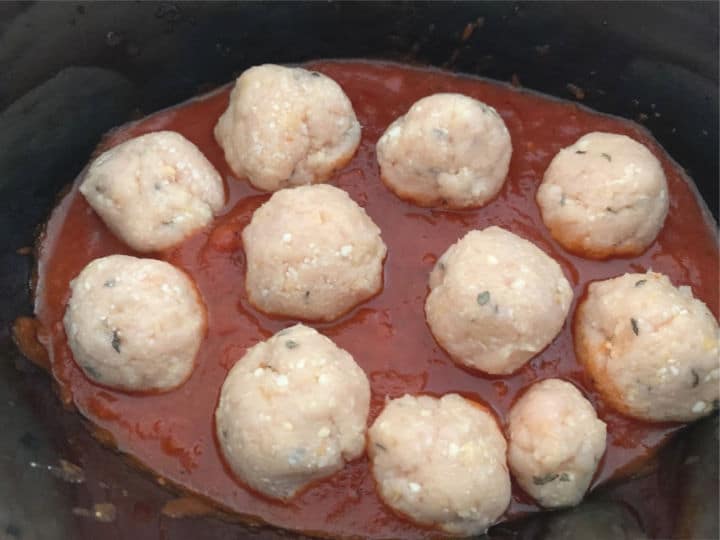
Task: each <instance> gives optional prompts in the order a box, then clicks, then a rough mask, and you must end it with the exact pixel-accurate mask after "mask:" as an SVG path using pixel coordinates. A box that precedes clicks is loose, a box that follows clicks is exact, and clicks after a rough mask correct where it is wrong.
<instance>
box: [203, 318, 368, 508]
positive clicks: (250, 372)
mask: <svg viewBox="0 0 720 540" xmlns="http://www.w3.org/2000/svg"><path fill="white" fill-rule="evenodd" d="M369 404H370V384H369V383H368V380H367V377H366V375H365V373H364V372H363V370H362V369H360V367H359V366H358V365H357V364H356V363H355V361H354V360H353V358H352V356H350V354H349V353H348V352H346V351H344V350H343V349H340V348H339V347H337V346H336V345H335V344H334V343H333V342H332V341H330V340H329V339H328V338H326V337H325V336H323V335H322V334H319V333H318V332H316V331H315V330H313V329H312V328H308V327H307V326H303V325H301V324H298V325H296V326H293V327H291V328H287V329H285V330H282V331H280V332H278V333H277V334H275V335H274V336H273V337H271V338H270V339H268V340H267V341H263V342H260V343H258V344H257V345H255V346H254V347H251V348H250V349H248V351H247V352H246V353H245V356H243V357H242V358H241V359H240V360H239V361H238V362H237V363H236V364H235V365H234V366H233V368H232V369H231V370H230V373H228V376H227V378H226V379H225V382H224V383H223V386H222V391H221V393H220V403H219V404H218V407H217V410H216V412H215V422H216V429H217V437H218V441H220V447H221V449H222V453H223V455H224V456H225V459H226V460H227V462H228V463H229V465H230V467H231V468H232V470H233V471H234V472H235V474H237V476H238V477H239V478H240V480H242V481H243V482H244V483H246V484H247V485H249V486H250V487H252V488H253V489H255V490H257V491H259V492H260V493H263V494H265V495H267V496H268V497H272V498H275V499H283V500H285V499H290V498H291V497H293V496H294V495H295V494H296V493H297V492H298V491H299V490H301V489H302V488H303V487H305V486H307V485H308V484H309V483H311V482H312V481H314V480H317V479H319V478H324V477H326V476H330V475H331V474H333V473H335V472H337V471H339V470H340V469H342V467H343V466H344V465H345V462H346V461H350V460H352V459H355V458H357V457H359V456H360V455H361V454H362V453H363V450H364V448H365V431H366V423H367V415H368V410H369V406H370V405H369Z"/></svg>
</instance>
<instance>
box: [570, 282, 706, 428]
mask: <svg viewBox="0 0 720 540" xmlns="http://www.w3.org/2000/svg"><path fill="white" fill-rule="evenodd" d="M574 336H575V352H576V354H577V357H578V360H580V362H581V363H582V364H583V365H584V367H585V369H587V370H588V372H589V373H590V376H591V377H592V380H593V382H594V384H595V385H596V386H597V389H598V390H599V391H600V392H601V393H602V396H603V398H604V399H605V400H606V401H607V402H608V403H609V404H611V405H612V406H613V407H614V408H615V409H617V410H618V411H620V412H622V413H625V414H627V415H629V416H633V417H635V418H639V419H641V420H650V421H658V422H661V421H666V420H677V421H689V420H695V419H696V418H700V417H701V416H705V415H707V414H709V413H710V412H711V411H712V410H713V409H715V408H717V402H718V398H720V357H719V356H718V354H720V331H719V330H718V323H717V320H716V319H715V317H714V316H713V314H712V313H711V312H710V310H709V309H708V308H707V306H706V305H705V304H704V303H703V302H701V301H700V300H698V299H696V298H694V297H693V295H692V291H691V290H690V287H679V288H676V287H674V286H673V284H672V283H671V282H670V280H669V279H668V278H667V276H665V275H663V274H658V273H654V272H648V273H647V274H625V275H623V276H620V277H617V278H613V279H608V280H605V281H598V282H595V283H591V284H590V286H589V287H588V294H587V297H586V298H585V301H584V302H583V303H582V304H581V305H580V306H579V307H578V310H577V314H576V316H575V332H574Z"/></svg>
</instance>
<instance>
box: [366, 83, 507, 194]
mask: <svg viewBox="0 0 720 540" xmlns="http://www.w3.org/2000/svg"><path fill="white" fill-rule="evenodd" d="M511 154H512V144H511V142H510V134H509V133H508V130H507V128H506V127H505V123H504V122H503V120H502V118H500V115H499V114H498V113H497V112H496V111H495V109H493V108H492V107H490V106H489V105H486V104H485V103H483V102H481V101H478V100H476V99H473V98H470V97H468V96H463V95H462V94H435V95H432V96H428V97H425V98H422V99H421V100H419V101H417V102H416V103H415V104H414V105H413V106H412V107H410V110H409V111H408V112H407V114H405V116H401V117H400V118H398V119H397V120H395V121H394V122H393V123H392V124H390V127H388V129H387V130H386V131H385V133H384V134H383V136H382V137H381V138H380V140H379V141H378V143H377V157H378V163H379V164H380V172H381V177H382V180H383V181H384V182H385V184H386V185H387V186H388V187H389V188H390V189H391V190H392V191H393V192H394V193H395V194H396V195H397V196H398V197H400V198H401V199H406V200H409V201H411V202H413V203H415V204H418V205H420V206H447V207H450V208H466V207H477V206H481V205H483V204H485V203H486V202H488V201H489V200H490V199H492V198H493V197H494V196H495V195H496V194H497V193H498V192H499V191H500V188H501V187H502V185H503V183H504V182H505V177H506V176H507V173H508V166H509V164H510V155H511Z"/></svg>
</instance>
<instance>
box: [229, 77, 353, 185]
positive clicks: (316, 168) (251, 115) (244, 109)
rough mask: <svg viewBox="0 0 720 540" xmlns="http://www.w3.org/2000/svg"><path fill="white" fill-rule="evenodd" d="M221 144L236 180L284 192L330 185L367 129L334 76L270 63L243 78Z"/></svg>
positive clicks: (232, 101) (239, 80)
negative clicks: (363, 129)
mask: <svg viewBox="0 0 720 540" xmlns="http://www.w3.org/2000/svg"><path fill="white" fill-rule="evenodd" d="M215 138H216V139H217V141H218V144H220V146H221V147H222V148H223V150H224V151H225V159H226V161H227V162H228V165H230V167H231V168H232V170H233V171H234V172H235V174H237V175H238V176H246V177H247V178H248V180H250V183H251V184H252V185H253V186H255V187H256V188H258V189H263V190H265V191H276V190H278V189H282V188H286V187H292V186H297V185H301V184H312V183H315V182H322V181H324V180H327V179H328V178H329V177H330V175H331V174H332V173H333V172H334V171H335V170H337V169H338V168H340V167H342V166H343V165H345V164H346V163H347V162H348V161H350V159H351V158H352V156H353V154H354V153H355V150H356V149H357V146H358V144H359V143H360V123H359V122H358V121H357V118H356V117H355V111H353V108H352V104H351V103H350V100H349V99H348V97H347V96H346V95H345V93H344V92H343V90H342V88H340V86H339V85H338V84H337V83H336V82H335V81H333V80H332V79H331V78H329V77H326V76H325V75H323V74H322V73H318V72H316V71H308V70H305V69H302V68H289V67H284V66H276V65H272V64H265V65H262V66H255V67H252V68H250V69H248V70H247V71H245V72H244V73H243V74H242V75H241V76H240V77H239V78H238V80H237V82H236V83H235V88H234V89H233V91H232V93H231V94H230V103H229V105H228V108H227V110H226V111H225V112H224V113H223V114H222V116H221V117H220V120H219V121H218V123H217V125H216V126H215Z"/></svg>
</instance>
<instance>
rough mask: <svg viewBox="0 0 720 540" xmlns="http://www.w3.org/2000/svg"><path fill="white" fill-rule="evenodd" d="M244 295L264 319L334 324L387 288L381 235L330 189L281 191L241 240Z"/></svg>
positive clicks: (257, 214)
mask: <svg viewBox="0 0 720 540" xmlns="http://www.w3.org/2000/svg"><path fill="white" fill-rule="evenodd" d="M242 239H243V245H244V247H245V255H246V261H247V272H246V277H245V288H246V290H247V294H248V297H249V299H250V302H251V303H252V304H253V305H254V306H255V307H256V308H257V309H259V310H260V311H263V312H265V313H269V314H272V315H283V316H286V317H293V318H299V319H306V320H326V321H330V320H333V319H336V318H338V317H339V316H340V315H342V314H343V313H345V312H347V311H348V310H350V309H351V308H352V307H353V306H355V305H357V304H358V303H360V302H362V301H364V300H366V299H368V298H369V297H371V296H373V295H374V294H376V293H377V292H378V291H379V290H380V289H381V288H382V281H383V280H382V270H383V260H384V258H385V254H386V252H387V248H386V247H385V243H384V242H383V241H382V238H380V229H379V228H378V227H377V225H375V223H373V221H372V219H370V218H369V217H368V215H367V214H366V213H365V210H363V209H362V208H360V207H359V206H358V205H357V204H356V203H355V202H354V201H353V200H352V199H351V198H350V197H349V196H348V194H347V193H346V192H344V191H342V190H341V189H338V188H335V187H332V186H328V185H325V184H322V185H314V186H300V187H297V188H293V189H285V190H281V191H278V192H276V193H274V194H273V196H272V197H270V200H269V201H267V202H266V203H265V204H263V205H262V206H261V207H260V208H258V209H257V210H256V211H255V213H254V214H253V217H252V220H251V221H250V224H249V225H248V226H247V227H246V228H245V229H244V230H243V233H242Z"/></svg>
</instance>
